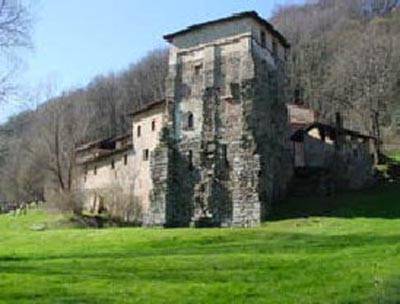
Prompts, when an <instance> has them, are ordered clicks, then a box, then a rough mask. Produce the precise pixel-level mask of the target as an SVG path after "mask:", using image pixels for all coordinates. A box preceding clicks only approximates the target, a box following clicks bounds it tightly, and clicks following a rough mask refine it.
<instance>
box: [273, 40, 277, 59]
mask: <svg viewBox="0 0 400 304" xmlns="http://www.w3.org/2000/svg"><path fill="white" fill-rule="evenodd" d="M272 55H274V56H277V55H278V44H277V43H276V40H272Z"/></svg>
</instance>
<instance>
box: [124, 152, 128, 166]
mask: <svg viewBox="0 0 400 304" xmlns="http://www.w3.org/2000/svg"><path fill="white" fill-rule="evenodd" d="M127 164H128V155H126V154H125V155H124V165H125V166H126V165H127Z"/></svg>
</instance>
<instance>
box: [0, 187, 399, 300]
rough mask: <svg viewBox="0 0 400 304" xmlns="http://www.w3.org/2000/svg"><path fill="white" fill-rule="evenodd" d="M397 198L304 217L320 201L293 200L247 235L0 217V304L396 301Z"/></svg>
mask: <svg viewBox="0 0 400 304" xmlns="http://www.w3.org/2000/svg"><path fill="white" fill-rule="evenodd" d="M399 197H400V187H399V186H383V187H382V188H380V189H374V190H370V191H367V192H365V193H349V194H343V195H341V196H339V197H337V198H335V199H331V202H333V203H334V204H333V205H334V209H333V210H331V212H330V213H329V214H325V215H324V216H317V217H309V218H301V217H298V214H297V211H296V210H298V209H302V208H301V207H300V206H301V205H304V206H306V205H307V208H310V206H313V205H314V207H315V204H316V202H317V201H318V200H314V201H313V202H311V203H310V204H308V201H307V200H303V201H301V202H299V201H291V202H287V203H286V204H284V205H283V208H284V210H281V212H282V213H281V214H284V215H285V218H286V219H282V216H281V214H279V212H278V214H277V216H276V218H277V219H276V220H275V221H272V222H268V223H265V224H264V225H263V226H262V227H260V228H257V229H204V230H198V229H196V230H195V229H175V230H154V229H152V230H147V229H141V228H123V229H104V230H92V229H84V230H81V229H77V228H66V227H63V226H60V219H61V217H60V216H59V215H48V214H46V213H44V212H42V211H31V212H30V213H29V214H28V215H27V216H19V217H12V216H5V215H2V216H0V295H1V297H0V303H143V302H148V303H398V302H399V301H400V294H399V292H398V291H399V284H400V272H399V269H400V254H399V252H400V246H399V244H400V234H399V231H400V205H399V204H400V202H399V201H398V198H399ZM319 202H320V204H322V203H323V201H322V200H319ZM300 204H301V205H300ZM317 209H318V208H317ZM290 210H291V211H290ZM43 223H47V227H48V228H47V229H46V230H45V231H34V230H35V229H34V228H35V227H40V226H42V225H43ZM64 223H65V222H64ZM39 224H40V225H39ZM32 229H33V230H32ZM36 230H37V229H36Z"/></svg>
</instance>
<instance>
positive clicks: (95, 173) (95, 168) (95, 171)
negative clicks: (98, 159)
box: [93, 166, 97, 175]
mask: <svg viewBox="0 0 400 304" xmlns="http://www.w3.org/2000/svg"><path fill="white" fill-rule="evenodd" d="M93 174H94V175H97V166H94V169H93Z"/></svg>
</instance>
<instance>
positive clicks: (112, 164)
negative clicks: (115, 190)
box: [111, 159, 115, 170]
mask: <svg viewBox="0 0 400 304" xmlns="http://www.w3.org/2000/svg"><path fill="white" fill-rule="evenodd" d="M114 169H115V161H114V160H113V159H112V160H111V170H114Z"/></svg>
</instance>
